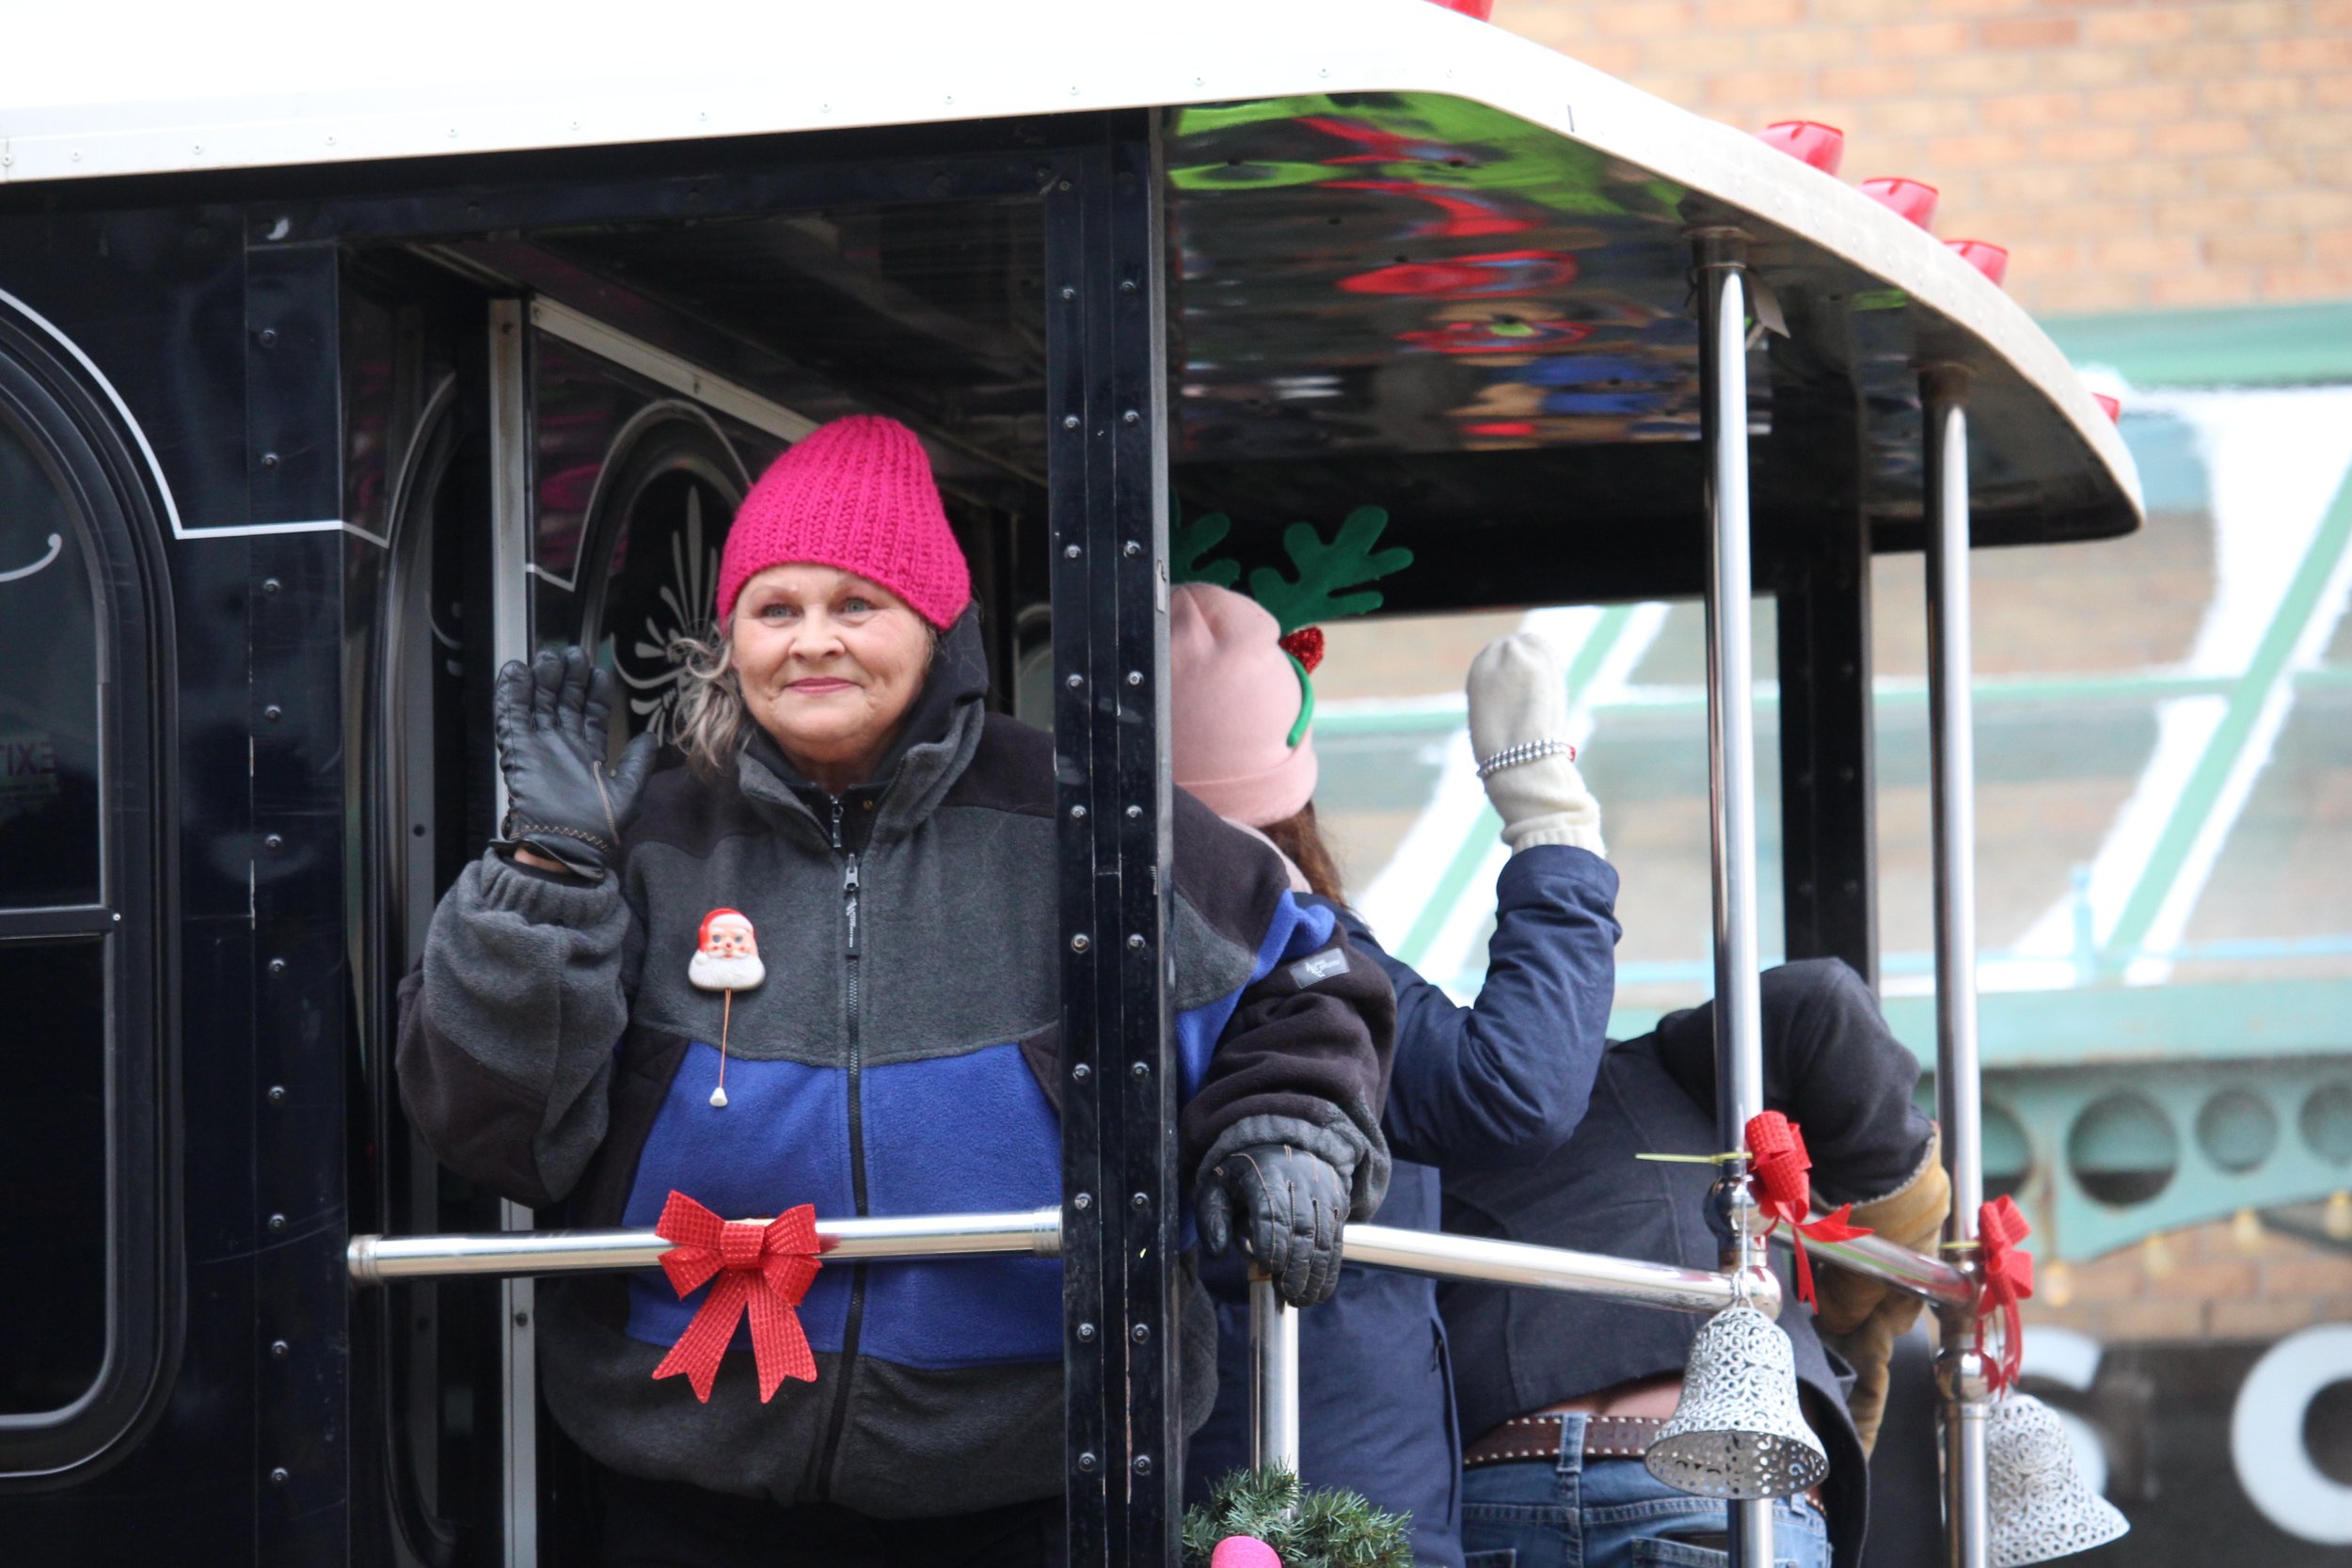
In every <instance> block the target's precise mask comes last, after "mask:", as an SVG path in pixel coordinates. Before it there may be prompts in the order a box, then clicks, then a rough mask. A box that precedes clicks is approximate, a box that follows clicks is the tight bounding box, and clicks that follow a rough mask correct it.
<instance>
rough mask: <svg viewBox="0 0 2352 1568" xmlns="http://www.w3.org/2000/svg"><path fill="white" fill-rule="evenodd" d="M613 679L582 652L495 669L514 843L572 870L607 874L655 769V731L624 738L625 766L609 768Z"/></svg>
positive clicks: (508, 831) (507, 829) (509, 833)
mask: <svg viewBox="0 0 2352 1568" xmlns="http://www.w3.org/2000/svg"><path fill="white" fill-rule="evenodd" d="M611 711H612V674H611V673H610V672H608V671H604V670H599V669H597V668H596V666H594V665H593V664H591V663H590V662H589V661H588V656H587V655H586V654H584V653H582V652H580V649H578V648H566V649H564V653H563V657H557V656H556V655H554V654H552V653H544V652H543V653H541V654H540V655H539V657H536V658H534V659H532V661H531V664H530V666H529V667H528V668H526V667H525V666H524V665H523V663H522V661H521V660H519V659H509V660H508V661H507V664H506V668H504V669H503V670H501V671H500V672H499V678H498V691H497V733H498V747H499V770H500V771H501V772H502V773H504V774H505V775H506V823H505V826H504V828H503V830H502V831H503V832H504V834H505V837H506V841H507V842H508V843H510V844H516V845H525V846H528V847H530V848H532V850H534V851H535V852H537V853H539V854H542V855H545V856H547V857H548V859H550V860H553V861H557V862H560V863H562V864H563V865H564V868H565V869H566V870H569V871H572V872H575V873H577V874H579V875H580V876H582V877H602V876H603V875H604V871H605V867H607V866H609V865H611V864H612V863H613V862H614V861H615V860H617V859H618V858H619V856H620V852H621V830H622V829H623V828H625V827H627V826H628V819H629V818H630V817H631V816H634V815H635V814H636V810H637V792H638V791H639V790H640V789H641V788H643V787H644V783H645V772H646V769H648V768H651V767H652V766H653V753H654V747H655V745H656V742H655V739H654V737H653V736H652V734H651V733H650V732H648V733H647V734H644V735H641V736H638V737H637V738H636V739H634V740H632V741H630V742H629V743H628V750H627V751H626V752H622V753H621V766H620V767H619V768H616V769H614V770H613V771H612V772H610V773H608V772H606V771H605V767H604V732H605V720H606V717H607V715H608V714H610V713H611Z"/></svg>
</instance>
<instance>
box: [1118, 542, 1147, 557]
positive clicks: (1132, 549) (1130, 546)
mask: <svg viewBox="0 0 2352 1568" xmlns="http://www.w3.org/2000/svg"><path fill="white" fill-rule="evenodd" d="M1119 553H1120V554H1121V555H1123V556H1125V557H1126V558H1127V559H1128V560H1130V561H1133V560H1134V559H1135V558H1136V557H1137V556H1139V555H1141V554H1142V553H1143V546H1141V545H1138V544H1136V542H1135V541H1134V540H1132V539H1130V540H1128V541H1127V543H1126V545H1125V546H1122V547H1121V548H1120V552H1119Z"/></svg>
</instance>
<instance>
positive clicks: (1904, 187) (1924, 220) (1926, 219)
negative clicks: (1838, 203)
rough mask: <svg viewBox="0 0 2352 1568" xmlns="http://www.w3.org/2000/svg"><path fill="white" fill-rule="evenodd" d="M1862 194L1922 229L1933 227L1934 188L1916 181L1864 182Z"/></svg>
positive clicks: (1888, 180) (1887, 180)
mask: <svg viewBox="0 0 2352 1568" xmlns="http://www.w3.org/2000/svg"><path fill="white" fill-rule="evenodd" d="M1862 194H1863V195H1865V196H1867V197H1868V198H1870V199H1871V200H1873V201H1875V202H1877V203H1878V204H1879V205H1880V206H1882V207H1884V208H1886V209H1888V210H1889V211H1890V212H1894V213H1896V214H1900V215H1901V216H1903V217H1905V218H1908V219H1910V220H1911V221H1912V222H1913V223H1915V224H1917V225H1918V226H1919V227H1920V228H1922V229H1932V228H1934V227H1935V194H1936V193H1935V187H1934V186H1933V185H1930V184H1926V183H1924V182H1920V181H1917V180H1902V179H1886V180H1865V181H1864V182H1862Z"/></svg>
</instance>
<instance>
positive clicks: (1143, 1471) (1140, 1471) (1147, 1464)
mask: <svg viewBox="0 0 2352 1568" xmlns="http://www.w3.org/2000/svg"><path fill="white" fill-rule="evenodd" d="M1151 1473H1152V1456H1151V1455H1150V1454H1148V1453H1139V1454H1137V1455H1136V1474H1137V1475H1139V1476H1148V1475H1150V1474H1151Z"/></svg>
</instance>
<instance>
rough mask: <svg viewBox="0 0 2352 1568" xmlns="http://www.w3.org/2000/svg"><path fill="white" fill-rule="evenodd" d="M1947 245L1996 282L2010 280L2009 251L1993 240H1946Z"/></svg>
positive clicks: (1956, 254)
mask: <svg viewBox="0 0 2352 1568" xmlns="http://www.w3.org/2000/svg"><path fill="white" fill-rule="evenodd" d="M1944 245H1945V247H1946V248H1947V249H1948V250H1950V251H1951V252H1952V254H1953V255H1955V256H1957V257H1959V258H1960V259H1961V260H1962V261H1965V262H1967V263H1968V264H1969V265H1970V266H1972V267H1974V268H1976V269H1977V270H1978V271H1979V272H1980V273H1982V274H1984V275H1985V277H1989V278H1991V279H1993V281H1994V282H1995V283H2006V282H2007V281H2008V280H2009V252H2008V250H2007V249H2005V248H2004V247H2002V246H2000V245H1994V243H1993V242H1992V241H1991V240H1946V241H1945V242H1944Z"/></svg>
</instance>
